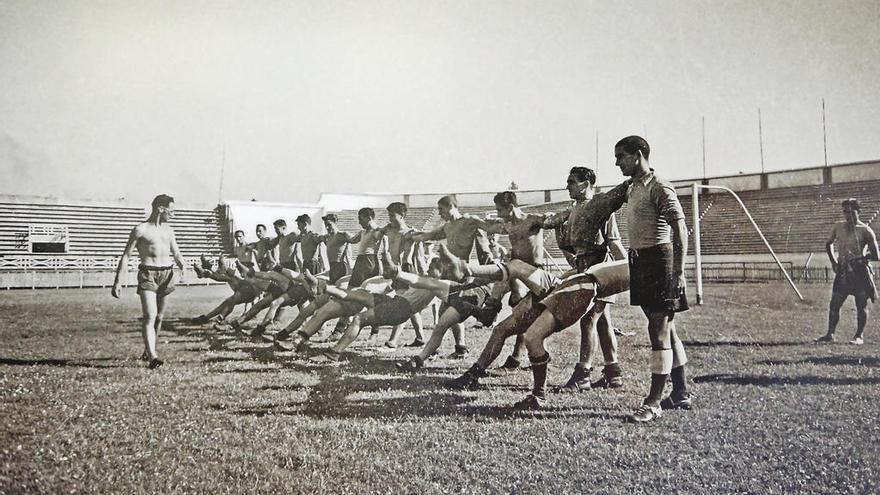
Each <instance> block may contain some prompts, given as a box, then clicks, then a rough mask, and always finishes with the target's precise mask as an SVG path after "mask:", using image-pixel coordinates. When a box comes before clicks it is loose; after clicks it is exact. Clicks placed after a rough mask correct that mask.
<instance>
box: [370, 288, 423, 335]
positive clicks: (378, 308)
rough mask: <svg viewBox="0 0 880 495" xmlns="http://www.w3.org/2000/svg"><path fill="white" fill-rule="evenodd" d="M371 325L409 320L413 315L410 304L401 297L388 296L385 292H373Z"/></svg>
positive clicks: (376, 325) (392, 323)
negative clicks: (372, 319) (372, 318)
mask: <svg viewBox="0 0 880 495" xmlns="http://www.w3.org/2000/svg"><path fill="white" fill-rule="evenodd" d="M373 301H374V302H375V304H374V305H373V315H374V317H375V318H374V321H373V327H378V326H382V325H390V326H394V325H400V324H401V323H405V322H407V321H409V319H410V317H411V316H412V315H413V310H412V306H411V305H410V303H409V301H408V300H407V299H404V298H402V297H389V296H387V295H385V294H373Z"/></svg>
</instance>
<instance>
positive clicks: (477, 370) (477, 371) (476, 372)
mask: <svg viewBox="0 0 880 495" xmlns="http://www.w3.org/2000/svg"><path fill="white" fill-rule="evenodd" d="M484 373H486V368H483V367H482V366H480V365H479V364H478V363H474V364H473V365H471V367H470V368H468V370H467V371H465V374H467V375H470V376H477V377H478V376H482V375H483V374H484Z"/></svg>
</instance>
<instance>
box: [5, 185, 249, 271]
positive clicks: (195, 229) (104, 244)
mask: <svg viewBox="0 0 880 495" xmlns="http://www.w3.org/2000/svg"><path fill="white" fill-rule="evenodd" d="M148 213H149V212H147V211H146V210H145V209H144V208H135V207H127V206H93V205H76V204H39V203H33V202H31V203H12V202H2V203H0V270H5V271H14V270H17V269H27V270H37V271H39V270H55V271H57V270H59V269H61V270H65V269H71V270H73V269H87V270H88V269H94V270H101V269H107V267H112V268H115V263H116V260H117V259H118V257H119V256H120V255H121V254H122V250H123V249H124V248H125V244H126V241H127V240H128V234H129V232H131V228H132V227H133V226H134V225H135V224H137V223H139V222H142V221H144V219H146V218H147V216H148ZM171 225H172V226H173V227H174V230H175V234H176V236H177V241H178V245H179V246H180V250H181V253H182V254H183V256H184V257H187V258H194V257H197V256H198V255H199V254H201V253H206V254H209V255H212V256H216V255H219V254H220V253H225V254H231V252H232V243H231V236H230V233H229V229H228V227H227V222H226V219H225V213H224V209H223V208H222V207H217V208H214V209H213V210H199V209H186V208H178V209H176V210H175V214H174V218H173V220H172V222H171ZM34 239H40V240H44V241H50V242H43V243H36V245H35V243H34V242H33V241H34ZM51 241H60V242H51ZM47 244H51V245H53V246H52V247H51V248H50V249H48V250H46V251H43V252H40V250H39V249H38V248H39V247H40V245H47ZM132 262H133V263H136V262H137V259H136V257H135V259H134V260H133V261H132Z"/></svg>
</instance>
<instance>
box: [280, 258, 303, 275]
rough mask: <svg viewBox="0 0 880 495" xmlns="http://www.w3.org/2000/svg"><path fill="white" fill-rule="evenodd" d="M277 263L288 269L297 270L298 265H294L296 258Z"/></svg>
mask: <svg viewBox="0 0 880 495" xmlns="http://www.w3.org/2000/svg"><path fill="white" fill-rule="evenodd" d="M279 265H281V266H282V267H283V268H287V269H288V270H293V271H295V272H298V271H299V267H298V266H296V260H290V261H285V262H284V263H279Z"/></svg>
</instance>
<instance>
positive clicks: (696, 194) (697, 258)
mask: <svg viewBox="0 0 880 495" xmlns="http://www.w3.org/2000/svg"><path fill="white" fill-rule="evenodd" d="M692 187H693V189H692V192H691V194H692V198H693V199H692V200H693V207H694V211H693V216H694V218H693V223H694V275H695V278H696V279H697V280H696V283H697V304H703V260H702V257H701V255H700V189H717V190H721V191H727V192H729V193H730V194H731V195H732V196H733V197H734V198H735V199H736V201H737V203H739V206H740V207H741V208H742V210H743V212H744V213H745V214H746V217H748V219H749V221H750V222H752V226H753V227H755V231H756V232H757V233H758V235H759V236H761V240H762V241H764V245H765V246H767V250H768V251H770V255H771V256H773V259H774V260H776V264H777V265H779V269H780V270H782V273H783V274H784V275H785V279H786V280H788V283H789V285H791V288H792V289H794V292H795V294H797V296H798V299H800V300H801V302H803V301H804V296H803V295H801V291H799V290H798V288H797V286H796V285H794V281H792V280H791V277H790V276H789V275H788V272H787V271H785V267H784V266H782V262H781V261H779V257H777V256H776V253H775V252H773V248H772V247H770V243H769V242H767V238H766V237H764V233H763V232H761V229H760V228H759V227H758V224H756V223H755V219H754V218H752V215H751V213H749V209H748V208H746V205H745V204H743V202H742V200H741V199H739V196H738V195H737V194H736V193H735V192H733V190H731V189H729V188H727V187H724V186H710V185H703V184H697V183H693V184H692Z"/></svg>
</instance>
